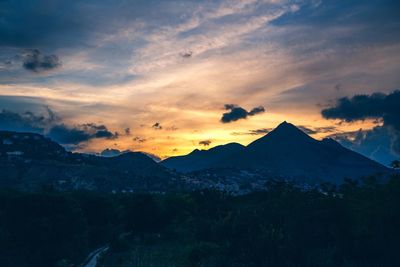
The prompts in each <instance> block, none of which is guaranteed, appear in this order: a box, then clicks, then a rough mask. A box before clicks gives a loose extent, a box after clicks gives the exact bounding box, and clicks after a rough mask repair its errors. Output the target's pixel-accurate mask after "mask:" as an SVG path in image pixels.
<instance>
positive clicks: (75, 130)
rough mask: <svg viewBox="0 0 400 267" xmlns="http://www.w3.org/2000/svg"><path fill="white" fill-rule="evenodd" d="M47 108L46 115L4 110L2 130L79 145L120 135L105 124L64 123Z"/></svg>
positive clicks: (1, 119) (0, 125)
mask: <svg viewBox="0 0 400 267" xmlns="http://www.w3.org/2000/svg"><path fill="white" fill-rule="evenodd" d="M46 110H47V114H46V115H37V114H34V113H32V112H24V113H15V112H12V111H7V110H3V111H1V113H0V130H7V131H16V132H34V133H39V134H43V135H45V136H48V137H50V138H52V139H53V140H54V141H56V142H58V143H60V144H62V145H78V144H79V143H82V142H87V141H89V140H91V139H96V138H105V139H115V138H117V137H118V133H112V132H111V131H109V130H108V128H107V127H106V126H105V125H97V124H94V123H86V124H80V125H74V126H70V125H67V124H65V123H63V122H62V119H61V118H59V117H58V116H57V115H56V114H54V112H53V111H52V110H51V109H49V108H47V109H46Z"/></svg>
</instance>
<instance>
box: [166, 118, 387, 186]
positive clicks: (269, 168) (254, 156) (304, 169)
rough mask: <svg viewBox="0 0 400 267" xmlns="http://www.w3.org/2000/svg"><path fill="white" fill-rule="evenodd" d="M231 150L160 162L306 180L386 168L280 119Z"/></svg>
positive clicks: (337, 180) (355, 175)
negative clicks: (265, 130)
mask: <svg viewBox="0 0 400 267" xmlns="http://www.w3.org/2000/svg"><path fill="white" fill-rule="evenodd" d="M231 152H232V153H226V154H224V155H223V156H222V155H219V156H216V154H215V153H214V152H213V149H210V150H208V151H202V156H201V157H200V156H197V155H196V154H194V152H192V153H191V154H189V155H186V156H181V157H175V158H172V160H173V164H171V163H170V162H171V161H170V160H169V159H167V160H165V161H164V166H166V167H169V168H171V166H173V168H174V169H176V170H178V171H185V172H187V171H193V170H200V169H208V168H223V169H230V168H231V169H245V170H252V171H253V172H257V173H259V174H262V175H264V176H266V177H271V178H285V179H295V180H297V181H304V182H308V183H315V182H323V181H328V182H332V183H340V182H342V181H343V179H344V178H359V177H361V176H366V175H371V174H377V173H385V172H388V171H389V170H388V169H387V168H386V167H384V166H382V165H380V164H379V163H377V162H375V161H373V160H370V159H368V158H366V157H364V156H362V155H360V154H358V153H356V152H354V151H351V150H349V149H346V148H344V147H343V146H341V145H340V144H339V143H337V142H336V141H334V140H332V139H324V140H322V141H318V140H315V139H313V138H311V137H310V136H308V135H307V134H305V133H304V132H302V131H301V130H300V129H298V128H297V127H295V126H294V125H293V124H290V123H287V122H283V123H281V124H280V125H279V126H278V127H277V128H276V129H274V130H273V131H271V132H270V133H268V134H267V135H265V136H263V137H262V138H260V139H258V140H256V141H254V142H252V143H251V144H249V145H248V146H247V147H245V148H244V149H240V150H237V151H231ZM197 153H199V152H197ZM206 157H213V158H217V157H218V160H217V161H212V162H211V164H208V162H207V161H206V160H204V158H206ZM196 160H199V161H201V162H200V163H198V162H196ZM165 163H167V164H165Z"/></svg>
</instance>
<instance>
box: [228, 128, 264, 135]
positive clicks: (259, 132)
mask: <svg viewBox="0 0 400 267" xmlns="http://www.w3.org/2000/svg"><path fill="white" fill-rule="evenodd" d="M270 131H272V128H260V129H255V130H249V131H247V132H232V133H231V135H265V134H267V133H269V132H270Z"/></svg>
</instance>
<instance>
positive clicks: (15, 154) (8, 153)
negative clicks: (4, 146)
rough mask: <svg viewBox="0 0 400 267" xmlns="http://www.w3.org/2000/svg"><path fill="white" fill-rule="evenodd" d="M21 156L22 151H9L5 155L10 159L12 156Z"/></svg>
mask: <svg viewBox="0 0 400 267" xmlns="http://www.w3.org/2000/svg"><path fill="white" fill-rule="evenodd" d="M23 154H24V152H22V151H9V152H7V155H8V156H10V157H12V156H14V157H18V156H22V155H23Z"/></svg>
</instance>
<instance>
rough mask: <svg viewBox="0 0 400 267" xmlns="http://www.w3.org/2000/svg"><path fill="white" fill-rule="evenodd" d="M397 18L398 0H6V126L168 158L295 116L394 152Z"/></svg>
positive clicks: (1, 55) (86, 147)
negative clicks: (360, 97) (359, 96)
mask: <svg viewBox="0 0 400 267" xmlns="http://www.w3.org/2000/svg"><path fill="white" fill-rule="evenodd" d="M398 14H400V4H399V2H398V1H395V0H380V1H378V0H370V1H368V0H349V1H336V0H308V1H307V0H293V1H289V0H242V1H239V0H219V1H217V0H204V1H199V0H196V1H195V0H173V1H164V0H132V1H129V0H88V1H77V0H68V1H67V0H32V1H23V0H1V1H0V112H1V113H0V128H1V129H9V130H10V129H11V130H20V131H22V130H23V131H35V132H40V133H43V134H46V135H48V136H50V137H52V138H53V139H55V140H56V141H58V142H60V143H62V144H64V145H65V146H67V147H69V148H70V149H73V150H77V151H86V152H99V151H101V150H103V149H105V148H113V149H119V150H125V149H130V150H142V151H146V152H149V153H152V154H156V155H158V156H160V157H167V156H172V155H179V154H185V153H188V152H190V151H191V150H193V149H195V148H208V147H212V146H215V145H219V144H224V143H227V142H240V143H242V144H248V143H249V142H251V141H252V140H254V139H256V138H259V137H260V136H261V135H262V134H265V133H266V132H268V131H269V130H270V129H271V128H273V127H275V126H276V125H278V124H279V123H280V122H282V121H284V120H286V121H289V122H292V123H294V124H296V125H298V126H300V127H301V128H302V129H303V130H304V131H306V132H307V133H309V134H312V136H313V137H315V138H323V137H325V136H332V137H334V138H336V139H337V140H339V141H341V142H342V143H343V144H346V145H347V146H349V147H352V148H353V149H356V150H357V149H358V150H362V151H363V153H365V154H368V155H369V156H371V157H374V155H375V156H376V155H378V154H379V155H380V156H379V157H380V159H381V160H383V158H382V157H386V158H384V160H389V159H391V158H392V157H397V155H398V153H397V152H398V151H400V146H399V144H398V143H399V142H400V138H398V137H399V131H400V114H399V111H398V110H399V109H400V108H396V105H398V106H399V107H400V98H399V95H398V94H397V92H396V89H400V86H399V85H400V75H399V73H400V63H399V62H400V19H399V16H398ZM376 93H379V94H376ZM355 95H363V97H364V98H363V99H361V100H360V99H358V98H357V97H356V98H354V96H355ZM384 107H387V108H384ZM360 129H361V130H360ZM376 136H378V137H376ZM372 137H373V138H372ZM378 150H379V151H378ZM377 153H378V154H377Z"/></svg>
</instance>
